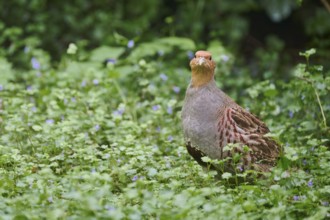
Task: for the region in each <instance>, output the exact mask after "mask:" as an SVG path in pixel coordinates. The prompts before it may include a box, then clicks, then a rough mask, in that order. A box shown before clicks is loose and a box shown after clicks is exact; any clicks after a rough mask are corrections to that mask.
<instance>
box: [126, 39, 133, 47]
mask: <svg viewBox="0 0 330 220" xmlns="http://www.w3.org/2000/svg"><path fill="white" fill-rule="evenodd" d="M127 47H128V48H132V47H134V40H129V41H128V43H127Z"/></svg>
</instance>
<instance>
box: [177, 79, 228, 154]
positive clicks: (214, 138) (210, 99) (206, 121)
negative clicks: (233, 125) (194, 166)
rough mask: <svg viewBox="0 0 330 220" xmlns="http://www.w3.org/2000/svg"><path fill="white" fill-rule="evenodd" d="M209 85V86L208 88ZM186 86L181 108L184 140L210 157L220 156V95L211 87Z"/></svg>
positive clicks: (222, 104) (221, 105)
mask: <svg viewBox="0 0 330 220" xmlns="http://www.w3.org/2000/svg"><path fill="white" fill-rule="evenodd" d="M210 86H211V88H210ZM210 86H204V87H203V88H198V89H196V88H188V89H187V93H186V98H185V102H184V106H183V109H182V125H183V131H184V137H185V140H186V141H187V142H188V141H190V143H191V145H192V146H193V147H196V148H198V149H199V150H201V151H202V152H203V153H204V154H206V155H207V156H209V157H210V158H213V159H215V158H219V157H220V150H221V149H220V147H219V138H218V137H219V134H218V128H217V126H218V117H219V110H220V109H221V108H223V107H224V105H225V104H224V102H223V100H222V99H221V96H220V95H219V94H214V93H217V91H214V90H213V89H212V87H213V86H215V85H210Z"/></svg>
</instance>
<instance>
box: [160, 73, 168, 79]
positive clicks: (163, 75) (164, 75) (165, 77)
mask: <svg viewBox="0 0 330 220" xmlns="http://www.w3.org/2000/svg"><path fill="white" fill-rule="evenodd" d="M159 76H160V78H161V79H162V80H163V81H167V79H168V77H167V76H166V74H164V73H161V74H160V75H159Z"/></svg>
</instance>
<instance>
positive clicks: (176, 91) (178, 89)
mask: <svg viewBox="0 0 330 220" xmlns="http://www.w3.org/2000/svg"><path fill="white" fill-rule="evenodd" d="M172 89H173V91H174V92H175V93H176V94H178V93H179V92H180V87H178V86H173V88H172Z"/></svg>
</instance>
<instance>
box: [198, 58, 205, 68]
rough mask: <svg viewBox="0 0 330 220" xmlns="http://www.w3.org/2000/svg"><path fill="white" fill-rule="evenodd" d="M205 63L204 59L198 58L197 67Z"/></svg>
mask: <svg viewBox="0 0 330 220" xmlns="http://www.w3.org/2000/svg"><path fill="white" fill-rule="evenodd" d="M204 62H205V58H204V57H201V58H199V60H198V65H199V66H200V65H203V63H204Z"/></svg>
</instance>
